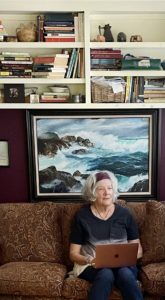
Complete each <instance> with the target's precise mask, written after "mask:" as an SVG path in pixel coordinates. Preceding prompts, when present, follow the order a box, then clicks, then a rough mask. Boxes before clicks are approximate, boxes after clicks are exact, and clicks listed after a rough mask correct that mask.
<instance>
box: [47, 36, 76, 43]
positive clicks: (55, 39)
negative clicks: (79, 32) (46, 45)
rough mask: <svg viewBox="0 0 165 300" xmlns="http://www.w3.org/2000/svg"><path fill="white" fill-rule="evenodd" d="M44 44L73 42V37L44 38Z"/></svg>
mask: <svg viewBox="0 0 165 300" xmlns="http://www.w3.org/2000/svg"><path fill="white" fill-rule="evenodd" d="M45 42H75V37H62V36H60V37H59V36H53V37H51V36H50V37H49V36H48V37H47V36H45Z"/></svg>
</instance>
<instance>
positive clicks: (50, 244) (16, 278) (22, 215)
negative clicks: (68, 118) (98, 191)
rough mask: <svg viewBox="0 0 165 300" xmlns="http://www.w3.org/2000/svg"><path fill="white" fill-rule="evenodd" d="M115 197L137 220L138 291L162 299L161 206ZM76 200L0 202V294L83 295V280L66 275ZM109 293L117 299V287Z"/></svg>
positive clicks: (41, 298)
mask: <svg viewBox="0 0 165 300" xmlns="http://www.w3.org/2000/svg"><path fill="white" fill-rule="evenodd" d="M118 201H119V203H120V204H121V205H127V206H128V207H129V208H130V209H131V210H132V213H133V214H134V215H135V218H136V220H137V222H138V225H139V231H140V235H141V241H142V245H143V249H144V256H143V259H142V261H141V265H142V266H141V272H140V280H141V283H142V289H143V292H144V297H145V299H154V300H158V299H159V300H160V299H161V300H162V299H165V234H164V232H165V206H164V205H163V204H161V203H160V202H157V201H148V202H146V203H136V204H135V203H127V204H126V203H125V202H124V201H122V200H118ZM81 205H82V204H73V203H72V204H55V203H52V202H41V203H21V204H0V300H2V299H3V300H12V299H13V300H67V299H68V300H73V299H77V300H80V299H81V300H86V299H87V293H88V289H89V283H88V282H86V281H85V280H82V279H75V278H69V277H67V271H68V270H71V268H72V263H71V262H70V260H69V257H68V253H69V232H70V224H71V220H72V219H73V216H74V214H75V212H76V211H77V209H78V208H79V207H80V206H81ZM110 299H111V300H114V299H121V296H120V293H119V292H118V291H117V290H116V289H114V291H113V293H112V295H111V297H110ZM100 300H101V299H100ZM128 300H129V299H128Z"/></svg>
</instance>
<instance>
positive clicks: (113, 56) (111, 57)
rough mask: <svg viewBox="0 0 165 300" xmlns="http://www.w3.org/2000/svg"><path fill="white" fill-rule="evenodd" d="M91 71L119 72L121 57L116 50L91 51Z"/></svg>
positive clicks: (119, 51)
mask: <svg viewBox="0 0 165 300" xmlns="http://www.w3.org/2000/svg"><path fill="white" fill-rule="evenodd" d="M90 58H91V69H93V70H95V69H99V70H119V69H121V62H122V58H123V55H122V54H121V50H118V49H112V48H107V49H91V53H90Z"/></svg>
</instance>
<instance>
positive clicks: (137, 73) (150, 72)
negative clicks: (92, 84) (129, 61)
mask: <svg viewBox="0 0 165 300" xmlns="http://www.w3.org/2000/svg"><path fill="white" fill-rule="evenodd" d="M90 76H120V77H122V76H154V77H156V76H165V71H161V70H160V71H154V70H148V71H147V70H145V71H144V70H143V71H141V70H123V71H91V72H90Z"/></svg>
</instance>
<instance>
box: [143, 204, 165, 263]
mask: <svg viewBox="0 0 165 300" xmlns="http://www.w3.org/2000/svg"><path fill="white" fill-rule="evenodd" d="M164 232H165V205H164V204H163V203H161V202H158V201H154V200H151V201H148V202H147V203H146V218H145V222H144V226H143V230H142V232H141V243H142V247H143V257H142V260H141V261H142V264H143V265H146V264H149V263H156V262H162V261H165V234H164Z"/></svg>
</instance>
